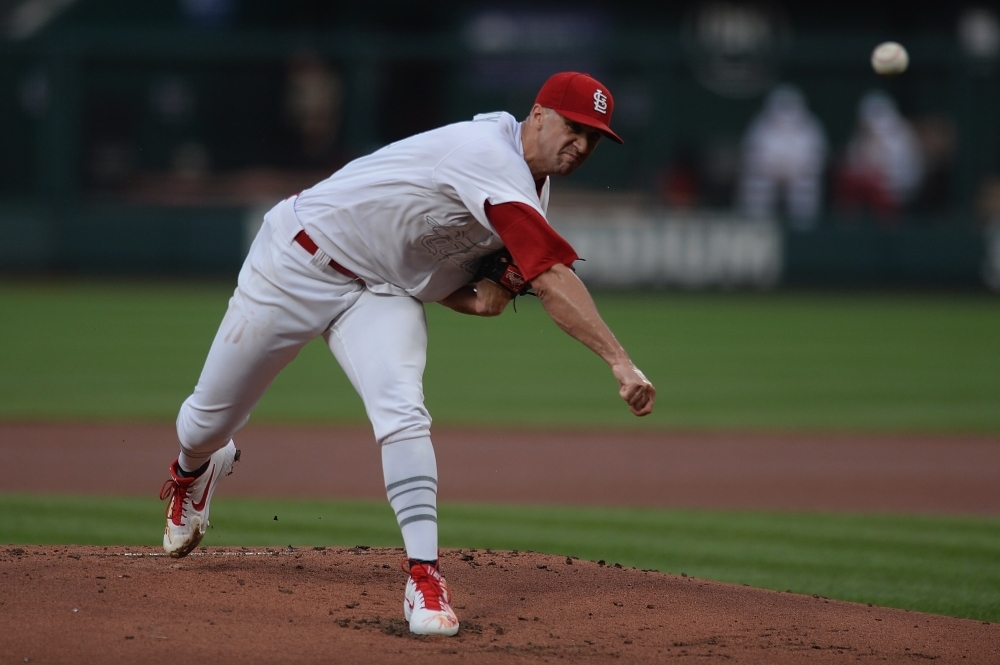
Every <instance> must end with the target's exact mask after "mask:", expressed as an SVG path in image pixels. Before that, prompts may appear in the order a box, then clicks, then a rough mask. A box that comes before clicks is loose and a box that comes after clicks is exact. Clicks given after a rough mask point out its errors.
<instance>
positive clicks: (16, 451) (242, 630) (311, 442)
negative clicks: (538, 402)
mask: <svg viewBox="0 0 1000 665" xmlns="http://www.w3.org/2000/svg"><path fill="white" fill-rule="evenodd" d="M239 441H240V447H241V448H243V449H244V458H243V460H242V461H241V462H240V466H239V467H238V469H237V471H238V473H234V474H233V476H232V477H231V478H229V479H227V480H226V485H225V487H224V488H223V489H222V490H221V491H222V492H224V493H226V494H229V495H231V496H253V495H258V496H260V495H266V496H320V497H321V496H329V497H357V498H362V497H363V498H373V497H377V496H381V495H382V491H383V490H382V487H381V477H380V471H379V466H378V449H377V447H376V446H374V444H373V443H372V442H371V435H370V433H369V432H368V431H367V430H362V429H358V430H339V429H338V430H334V429H330V428H321V427H315V428H298V429H294V430H293V429H291V428H278V427H262V428H261V427H252V428H248V429H247V430H245V431H244V432H243V433H241V436H240V438H239ZM997 443H998V442H997V441H996V440H995V439H991V438H989V437H948V438H945V437H927V436H924V437H877V438H872V437H856V436H797V435H790V434H789V435H735V434H713V435H703V434H662V433H661V434H656V433H633V434H627V435H626V434H612V433H607V432H576V433H565V432H562V433H559V432H552V433H544V432H498V431H459V430H451V431H449V430H443V431H441V432H435V445H436V447H437V449H438V459H439V466H440V472H441V478H442V484H441V488H442V489H441V491H442V495H443V497H442V498H443V500H452V501H457V500H472V501H475V500H480V501H516V502H520V503H526V502H555V503H564V504H565V503H577V504H605V505H660V506H664V507H666V506H702V507H712V508H772V509H773V508H792V509H821V510H822V509H835V510H876V511H878V510H891V511H906V512H937V513H959V514H961V513H979V514H992V515H996V514H1000V498H998V494H997V492H996V487H997V486H1000V483H998V480H1000V446H998V445H997ZM175 445H176V444H175V443H174V440H173V434H172V428H170V427H169V426H161V425H153V426H139V425H136V426H130V425H87V426H77V425H28V424H22V425H13V424H7V425H0V453H2V455H3V459H4V460H5V464H3V465H0V488H2V490H3V491H6V492H14V491H17V492H47V493H51V492H62V493H69V494H78V493H87V494H95V493H97V494H126V495H127V494H139V493H145V494H152V493H154V492H156V491H157V489H158V488H159V485H160V483H161V482H162V480H163V478H164V477H165V470H166V466H167V464H169V462H170V460H171V459H172V458H173V456H174V455H175V454H176V449H175ZM112 460H113V461H114V463H115V464H114V468H116V469H118V471H117V472H115V473H110V474H109V473H107V468H108V466H109V461H112ZM94 478H100V479H101V482H100V483H95V482H94ZM582 488H586V489H582ZM402 557H403V552H402V550H400V549H394V548H364V547H355V548H325V549H322V548H320V549H312V548H296V549H293V548H284V549H280V548H274V549H270V550H268V549H265V548H253V549H247V548H216V547H211V548H208V549H205V548H199V549H198V550H197V551H195V552H194V553H192V555H190V556H188V557H187V558H185V559H181V560H174V559H170V558H168V557H166V556H164V555H163V554H162V552H161V551H160V550H159V549H158V548H147V547H77V546H72V547H67V546H24V545H6V546H0V589H2V590H3V593H2V597H0V662H10V663H14V662H17V663H22V662H37V663H81V664H86V663H169V664H171V665H174V664H176V663H179V662H189V661H190V662H197V663H219V664H222V665H227V664H229V663H241V664H242V663H318V662H324V663H330V662H332V663H373V664H375V665H380V664H382V663H405V664H407V665H412V664H413V663H424V662H428V663H451V662H455V663H457V662H468V663H516V662H522V663H541V662H593V663H604V662H619V663H633V662H635V663H645V662H673V661H678V662H737V663H777V664H781V663H804V662H809V663H846V662H875V661H877V662H889V663H914V662H922V661H925V660H935V661H937V662H946V663H1000V626H997V625H994V624H987V623H983V622H980V621H971V620H964V619H955V618H949V617H942V616H936V615H929V614H922V613H918V612H909V611H905V610H894V609H886V608H881V607H870V606H866V605H860V604H856V603H848V602H842V601H835V600H828V599H826V598H822V597H816V596H805V595H801V594H793V593H781V592H776V591H766V590H760V589H752V588H749V587H743V586H737V585H731V584H723V583H719V582H711V581H706V580H700V579H694V578H691V577H683V576H677V575H670V574H664V573H659V572H653V571H641V570H636V569H631V568H620V567H617V566H615V565H614V562H607V563H606V564H605V565H601V564H599V563H594V562H587V561H581V560H576V559H572V558H570V559H567V558H566V557H560V556H553V555H544V554H538V553H532V552H506V551H495V552H494V551H490V550H478V551H477V550H447V551H444V552H443V553H442V570H443V572H444V574H445V575H446V577H447V578H448V580H449V583H450V585H451V587H452V591H453V593H454V597H455V603H454V604H455V606H456V609H457V611H458V614H459V618H460V619H461V620H462V628H461V630H460V631H459V634H458V635H457V636H455V637H453V638H421V637H415V636H412V635H410V634H409V632H408V630H407V627H406V625H405V624H404V623H403V620H402V590H403V585H404V583H405V580H406V577H405V574H404V573H403V572H402V571H401V570H400V561H401V560H402Z"/></svg>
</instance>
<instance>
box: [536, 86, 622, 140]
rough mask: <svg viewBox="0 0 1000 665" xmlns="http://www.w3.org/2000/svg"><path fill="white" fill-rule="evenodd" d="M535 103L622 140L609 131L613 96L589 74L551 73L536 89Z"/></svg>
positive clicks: (613, 106) (612, 137) (613, 101)
mask: <svg viewBox="0 0 1000 665" xmlns="http://www.w3.org/2000/svg"><path fill="white" fill-rule="evenodd" d="M535 103H536V104H538V105H539V106H544V107H545V108H548V109H552V110H553V111H556V112H557V113H559V114H560V115H561V116H563V117H564V118H566V119H567V120H571V121H573V122H578V123H580V124H581V125H586V126H587V127H593V128H594V129H596V130H598V131H600V132H601V133H602V134H604V135H605V136H607V137H608V138H610V139H611V140H612V141H614V142H615V143H624V141H622V139H621V137H620V136H618V135H617V134H615V133H614V132H613V131H611V126H610V123H611V115H612V114H613V113H614V111H615V98H614V97H613V96H612V95H611V91H610V90H608V86H606V85H604V84H603V83H601V82H600V81H598V80H597V79H595V78H594V77H593V76H591V75H590V74H583V73H581V72H559V73H558V74H553V75H552V76H551V77H549V80H547V81H546V82H545V84H544V85H542V89H541V90H539V91H538V96H537V97H536V98H535Z"/></svg>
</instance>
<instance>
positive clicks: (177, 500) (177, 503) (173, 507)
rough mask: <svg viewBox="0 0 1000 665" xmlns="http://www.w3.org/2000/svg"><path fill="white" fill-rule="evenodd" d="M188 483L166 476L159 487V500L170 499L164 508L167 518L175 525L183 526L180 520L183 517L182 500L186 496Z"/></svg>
mask: <svg viewBox="0 0 1000 665" xmlns="http://www.w3.org/2000/svg"><path fill="white" fill-rule="evenodd" d="M189 485H190V483H184V484H183V485H182V484H181V483H179V482H177V481H176V480H174V479H173V478H168V479H167V481H166V482H165V483H163V487H161V488H160V501H163V500H164V499H170V503H168V504H167V510H166V516H167V519H169V520H170V521H171V522H173V523H174V524H176V525H177V526H184V524H183V523H182V522H181V520H182V519H183V518H184V501H185V499H187V496H188V486H189Z"/></svg>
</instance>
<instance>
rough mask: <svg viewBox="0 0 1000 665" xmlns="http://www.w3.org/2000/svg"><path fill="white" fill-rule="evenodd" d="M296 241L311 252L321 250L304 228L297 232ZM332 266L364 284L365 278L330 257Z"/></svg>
mask: <svg viewBox="0 0 1000 665" xmlns="http://www.w3.org/2000/svg"><path fill="white" fill-rule="evenodd" d="M295 242H297V243H299V244H300V245H302V247H303V248H304V249H305V250H306V251H307V252H309V253H310V254H316V252H318V251H319V247H317V246H316V243H314V242H313V239H312V238H310V237H309V234H308V233H306V231H305V229H302V230H301V231H299V232H298V233H297V234H295ZM330 267H331V268H333V269H334V270H336V271H337V272H339V273H340V274H341V275H343V276H344V277H350V278H351V279H353V280H356V281H358V282H361V283H362V284H364V283H365V280H363V279H361V278H360V277H358V276H357V275H355V274H354V273H353V272H351V271H350V270H348V269H347V268H345V267H344V266H342V265H340V264H339V263H337V262H336V261H334V260H333V259H330Z"/></svg>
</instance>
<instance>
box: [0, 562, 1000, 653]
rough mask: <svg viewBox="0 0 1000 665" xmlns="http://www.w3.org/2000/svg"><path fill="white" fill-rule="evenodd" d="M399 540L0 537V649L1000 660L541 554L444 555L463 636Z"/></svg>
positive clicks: (914, 625)
mask: <svg viewBox="0 0 1000 665" xmlns="http://www.w3.org/2000/svg"><path fill="white" fill-rule="evenodd" d="M402 558H403V552H402V550H400V549H395V548H367V547H364V546H359V547H355V548H284V549H282V548H271V549H268V548H216V547H212V548H208V549H204V548H200V549H198V550H197V551H195V552H194V553H192V554H191V555H190V556H188V557H187V558H184V559H180V560H177V559H170V558H168V557H166V556H164V555H163V554H162V552H161V551H160V550H158V549H156V548H145V547H142V548H136V547H131V548H124V547H107V548H105V547H65V546H31V547H26V546H6V547H3V548H0V576H2V579H3V589H4V593H3V598H2V599H0V625H3V626H4V629H3V630H2V631H0V658H2V660H3V662H29V663H30V662H40V663H56V662H58V663H81V664H82V663H166V664H169V665H177V664H178V663H182V662H183V663H206V664H207V663H214V664H223V665H225V664H228V663H233V664H237V663H238V664H240V665H244V664H246V663H264V662H266V663H293V662H294V663H310V662H324V663H372V664H379V663H402V664H405V665H413V664H414V663H424V662H426V663H459V662H463V663H510V662H532V663H533V662H553V663H554V662H578V661H579V662H583V661H586V662H593V663H602V662H621V663H648V662H659V661H671V660H683V661H691V662H714V661H719V662H722V661H726V662H740V663H799V662H806V661H808V662H809V663H826V662H829V663H847V662H856V661H862V662H869V661H879V662H897V663H914V662H921V661H924V660H939V662H949V663H951V662H963V663H988V662H994V663H995V662H1000V627H998V626H997V625H992V624H987V623H983V622H981V621H970V620H963V619H953V618H949V617H942V616H936V615H930V614H921V613H918V612H907V611H904V610H892V609H885V608H881V607H868V606H866V605H859V604H856V603H847V602H841V601H835V600H827V599H826V598H822V597H815V596H805V595H800V594H794V593H779V592H775V591H763V590H759V589H751V588H748V587H743V586H737V585H731V584H722V583H719V582H710V581H706V580H700V579H694V578H691V577H683V576H680V575H669V574H664V573H658V572H653V571H642V570H636V569H633V568H622V567H619V566H617V565H615V562H613V561H610V562H606V563H604V562H599V563H593V562H589V561H580V560H578V559H572V558H566V557H562V556H552V555H544V554H537V553H531V552H504V551H491V550H448V551H445V552H443V553H442V562H441V568H442V572H443V573H444V575H445V576H446V577H447V579H448V581H449V584H450V586H451V588H452V592H453V594H454V605H455V609H456V612H457V613H458V616H459V619H460V620H461V622H462V627H461V630H460V631H459V633H458V635H457V636H455V637H451V638H445V637H432V638H431V637H416V636H413V635H411V634H410V633H409V631H408V628H407V625H406V624H405V623H404V622H403V618H402V600H403V587H404V584H405V581H406V576H405V574H404V573H403V572H402V571H401V569H400V562H401V560H402Z"/></svg>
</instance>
